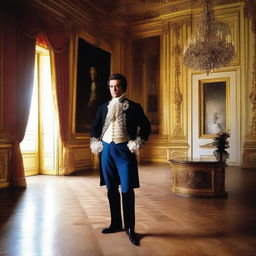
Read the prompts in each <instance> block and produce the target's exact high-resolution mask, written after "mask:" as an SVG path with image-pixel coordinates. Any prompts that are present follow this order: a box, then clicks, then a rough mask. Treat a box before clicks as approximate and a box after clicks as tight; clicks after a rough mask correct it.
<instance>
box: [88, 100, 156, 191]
mask: <svg viewBox="0 0 256 256" xmlns="http://www.w3.org/2000/svg"><path fill="white" fill-rule="evenodd" d="M123 101H128V103H129V107H128V108H127V109H125V110H124V111H123V112H124V114H125V116H126V118H125V120H126V132H127V135H128V136H129V139H130V140H135V139H136V137H137V136H139V137H140V138H141V139H142V140H145V141H147V140H148V137H149V134H150V131H151V127H150V122H149V120H148V118H147V117H146V115H145V114H144V111H143V109H142V107H141V105H140V104H138V103H136V102H133V101H131V100H128V99H127V98H124V99H123V100H122V102H123ZM108 104H109V102H106V103H104V104H102V105H100V106H99V108H98V111H97V113H96V117H95V121H94V123H93V126H92V132H91V136H92V137H94V138H97V139H101V138H102V137H103V135H104V134H103V128H104V124H105V120H106V116H107V113H108ZM138 128H139V129H138ZM134 157H135V156H134ZM100 169H101V168H100ZM100 174H101V181H100V185H105V182H104V179H103V175H102V173H101V170H100ZM132 181H133V187H134V188H136V187H139V178H138V167H137V161H136V166H134V172H133V177H132Z"/></svg>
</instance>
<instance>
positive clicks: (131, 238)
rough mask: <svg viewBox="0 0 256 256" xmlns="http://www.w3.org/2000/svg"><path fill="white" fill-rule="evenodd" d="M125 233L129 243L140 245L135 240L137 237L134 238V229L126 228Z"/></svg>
mask: <svg viewBox="0 0 256 256" xmlns="http://www.w3.org/2000/svg"><path fill="white" fill-rule="evenodd" d="M125 231H126V233H127V235H128V236H129V239H130V241H131V242H132V243H133V244H134V245H136V246H139V245H140V243H139V240H138V238H137V236H136V233H135V231H134V229H132V228H127V229H126V230H125Z"/></svg>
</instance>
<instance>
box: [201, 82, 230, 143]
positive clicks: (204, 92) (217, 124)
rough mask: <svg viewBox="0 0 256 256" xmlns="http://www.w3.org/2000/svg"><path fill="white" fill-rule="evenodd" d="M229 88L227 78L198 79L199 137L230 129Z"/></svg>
mask: <svg viewBox="0 0 256 256" xmlns="http://www.w3.org/2000/svg"><path fill="white" fill-rule="evenodd" d="M229 88H230V81H229V78H217V79H205V80H199V113H200V118H199V137H200V138H213V137H214V136H215V135H216V134H217V133H219V132H224V131H227V130H229V129H230V115H229V104H230V103H229V95H230V93H229Z"/></svg>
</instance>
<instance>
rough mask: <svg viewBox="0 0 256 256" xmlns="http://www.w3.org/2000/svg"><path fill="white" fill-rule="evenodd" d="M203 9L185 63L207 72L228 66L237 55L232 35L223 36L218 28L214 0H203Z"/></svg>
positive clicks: (185, 55) (194, 68) (186, 52)
mask: <svg viewBox="0 0 256 256" xmlns="http://www.w3.org/2000/svg"><path fill="white" fill-rule="evenodd" d="M202 2H203V10H202V17H201V20H200V23H199V27H198V31H197V33H196V35H194V36H193V37H192V38H193V39H192V40H191V39H190V40H189V45H188V47H187V48H185V49H184V53H183V64H184V65H185V66H187V67H188V68H190V69H193V70H196V71H203V72H206V73H207V75H208V74H209V72H210V71H213V70H215V69H218V68H221V67H225V66H227V65H228V64H229V63H230V61H231V60H232V59H233V58H234V56H235V50H234V46H233V44H232V43H231V36H230V35H228V36H226V38H224V37H222V32H220V31H219V30H217V28H216V22H215V16H214V11H213V8H212V5H211V2H212V0H202Z"/></svg>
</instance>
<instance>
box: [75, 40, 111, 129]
mask: <svg viewBox="0 0 256 256" xmlns="http://www.w3.org/2000/svg"><path fill="white" fill-rule="evenodd" d="M77 49H78V53H77V77H76V96H75V110H76V115H75V132H76V133H90V131H91V125H92V123H93V120H94V118H95V115H96V111H97V109H98V107H99V105H100V104H102V103H104V102H106V101H107V100H109V99H110V93H109V90H108V86H107V81H108V77H109V75H110V61H111V54H110V53H109V52H107V51H105V50H103V49H100V48H98V47H95V46H94V45H92V44H89V43H88V42H86V41H85V40H84V39H83V38H78V48H77Z"/></svg>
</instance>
